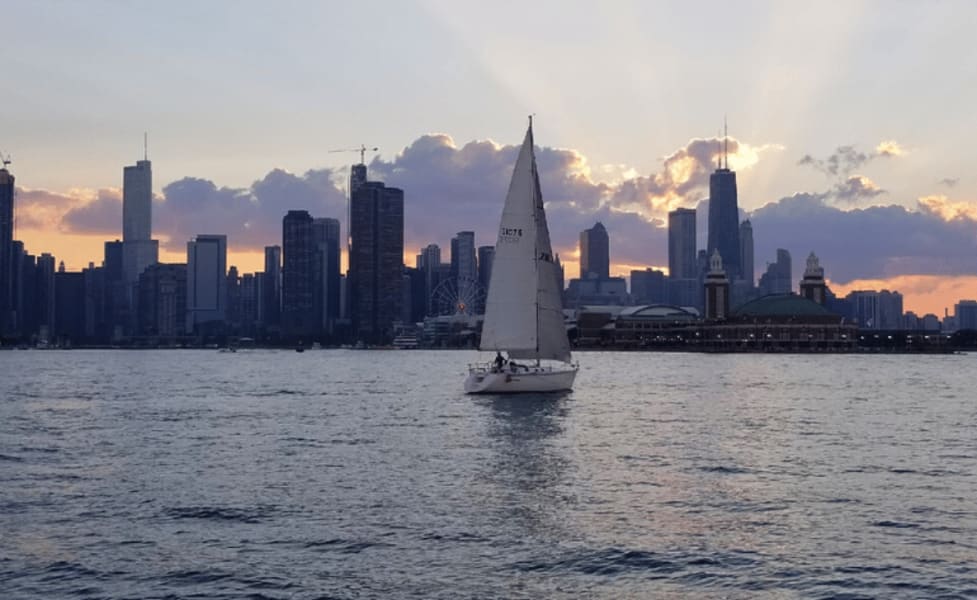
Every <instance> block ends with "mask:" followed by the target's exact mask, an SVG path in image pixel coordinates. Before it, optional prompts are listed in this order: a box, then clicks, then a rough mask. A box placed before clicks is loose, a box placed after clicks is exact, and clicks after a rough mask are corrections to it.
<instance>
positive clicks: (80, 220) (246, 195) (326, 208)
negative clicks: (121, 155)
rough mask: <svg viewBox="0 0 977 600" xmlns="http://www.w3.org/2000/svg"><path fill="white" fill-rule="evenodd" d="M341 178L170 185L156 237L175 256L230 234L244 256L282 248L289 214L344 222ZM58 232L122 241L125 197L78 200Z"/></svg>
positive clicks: (272, 177) (324, 175) (280, 174)
mask: <svg viewBox="0 0 977 600" xmlns="http://www.w3.org/2000/svg"><path fill="white" fill-rule="evenodd" d="M337 177H338V174H337V173H336V172H334V171H331V170H328V169H324V170H312V171H308V172H307V173H305V174H304V175H295V174H292V173H289V172H287V171H284V170H282V169H274V170H272V171H271V172H269V173H268V174H267V175H265V176H264V177H263V178H262V179H260V180H258V181H255V182H254V183H253V184H252V185H251V186H250V187H249V188H228V187H218V186H217V185H216V184H215V183H214V182H212V181H210V180H207V179H201V178H196V177H184V178H182V179H179V180H177V181H174V182H172V183H170V184H168V185H166V186H165V187H164V188H163V193H162V194H161V195H159V196H157V197H156V198H155V199H154V202H153V231H154V237H157V238H159V239H160V240H161V243H162V245H163V247H164V249H167V250H171V251H175V252H179V251H182V250H183V249H185V248H186V243H187V241H188V240H190V239H192V238H193V237H195V236H196V235H199V234H202V233H223V234H227V236H228V244H229V245H230V247H231V248H234V249H241V250H243V249H252V250H255V249H260V248H261V247H263V246H266V245H272V244H280V243H281V220H282V217H284V216H285V213H286V212H288V211H289V210H293V209H294V210H308V211H309V212H310V213H311V214H312V216H313V217H333V218H340V219H341V218H342V217H343V214H344V213H345V200H344V198H345V196H344V194H343V192H342V191H341V190H340V189H339V187H338V186H337V185H336V183H335V182H334V179H336V178H337ZM60 226H61V228H62V230H64V231H66V232H70V233H83V234H107V235H115V236H119V234H120V233H121V229H122V196H121V193H120V192H119V190H99V192H98V193H97V194H96V195H95V196H94V197H93V198H92V197H89V198H85V199H81V200H77V199H76V201H75V205H74V206H72V207H70V208H69V209H68V210H67V211H66V212H65V213H64V215H63V217H62V219H61V224H60Z"/></svg>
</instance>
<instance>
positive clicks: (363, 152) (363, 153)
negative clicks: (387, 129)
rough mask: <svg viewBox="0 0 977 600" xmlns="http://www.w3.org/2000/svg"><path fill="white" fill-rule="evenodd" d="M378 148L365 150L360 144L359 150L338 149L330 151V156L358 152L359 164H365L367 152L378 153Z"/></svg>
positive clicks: (364, 146)
mask: <svg viewBox="0 0 977 600" xmlns="http://www.w3.org/2000/svg"><path fill="white" fill-rule="evenodd" d="M379 150H380V149H379V148H376V147H374V148H367V147H366V145H365V144H360V147H359V148H339V149H338V150H330V151H329V152H330V154H331V153H333V152H359V153H360V164H361V165H365V164H366V153H367V152H378V151H379Z"/></svg>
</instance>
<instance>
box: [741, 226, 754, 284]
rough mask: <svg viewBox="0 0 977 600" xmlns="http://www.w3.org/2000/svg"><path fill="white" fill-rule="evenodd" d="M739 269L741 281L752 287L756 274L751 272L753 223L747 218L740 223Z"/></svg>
mask: <svg viewBox="0 0 977 600" xmlns="http://www.w3.org/2000/svg"><path fill="white" fill-rule="evenodd" d="M740 269H741V270H742V271H741V275H742V279H743V281H744V282H746V284H747V285H748V286H749V287H751V288H752V287H753V284H754V281H755V278H756V275H755V274H754V273H753V224H752V223H750V220H749V219H747V220H745V221H743V222H742V223H740Z"/></svg>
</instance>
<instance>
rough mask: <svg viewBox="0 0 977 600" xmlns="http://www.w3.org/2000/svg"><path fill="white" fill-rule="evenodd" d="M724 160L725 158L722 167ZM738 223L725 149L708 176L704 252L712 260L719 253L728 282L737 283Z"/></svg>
mask: <svg viewBox="0 0 977 600" xmlns="http://www.w3.org/2000/svg"><path fill="white" fill-rule="evenodd" d="M727 144H728V140H727ZM727 147H728V145H727ZM723 158H726V163H725V165H724V164H723ZM739 222H740V215H739V204H738V200H737V197H736V173H735V172H733V171H730V170H729V159H728V156H727V152H726V150H725V149H724V151H723V152H722V154H721V155H720V158H719V166H718V168H717V169H716V171H715V172H714V173H713V174H712V175H710V176H709V242H708V244H707V247H706V252H707V254H708V256H709V257H710V259H711V257H712V253H713V251H714V250H718V251H719V256H720V257H722V259H723V261H722V262H723V267H724V268H725V270H726V276H727V277H728V278H729V279H730V280H736V279H739V278H740V277H741V273H742V268H741V265H740V230H739Z"/></svg>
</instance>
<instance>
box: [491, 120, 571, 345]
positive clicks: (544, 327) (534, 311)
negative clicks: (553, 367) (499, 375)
mask: <svg viewBox="0 0 977 600" xmlns="http://www.w3.org/2000/svg"><path fill="white" fill-rule="evenodd" d="M480 348H481V349H482V350H495V351H500V350H501V351H506V352H508V353H509V356H511V357H512V358H520V359H553V360H560V361H563V362H569V361H570V342H569V340H568V339H567V334H566V327H565V325H564V324H563V303H562V300H561V297H560V290H559V276H558V273H557V267H556V263H555V262H554V260H553V248H552V246H551V245H550V234H549V229H548V228H547V226H546V213H545V212H544V210H543V196H542V193H541V192H540V188H539V174H538V173H537V171H536V156H535V154H534V152H533V127H532V122H530V124H529V129H528V130H527V131H526V139H525V140H524V141H523V144H522V148H521V149H520V150H519V158H518V159H517V160H516V166H515V169H514V170H513V172H512V181H511V182H510V183H509V192H508V194H506V199H505V207H504V208H503V209H502V221H501V224H500V226H499V238H498V240H497V241H496V244H495V257H494V259H493V261H492V278H491V280H490V282H489V290H488V299H487V301H486V306H485V321H484V323H483V326H482V339H481V344H480Z"/></svg>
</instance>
